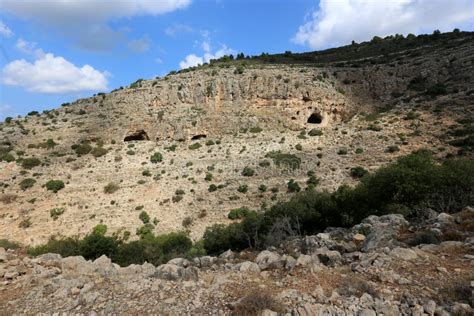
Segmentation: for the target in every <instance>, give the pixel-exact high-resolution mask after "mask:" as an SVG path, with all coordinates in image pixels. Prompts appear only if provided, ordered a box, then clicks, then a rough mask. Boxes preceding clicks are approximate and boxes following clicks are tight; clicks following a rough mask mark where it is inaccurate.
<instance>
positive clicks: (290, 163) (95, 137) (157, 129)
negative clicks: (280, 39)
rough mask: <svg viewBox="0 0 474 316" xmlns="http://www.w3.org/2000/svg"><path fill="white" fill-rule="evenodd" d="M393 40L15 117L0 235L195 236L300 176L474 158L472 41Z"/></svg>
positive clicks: (216, 67) (3, 171)
mask: <svg viewBox="0 0 474 316" xmlns="http://www.w3.org/2000/svg"><path fill="white" fill-rule="evenodd" d="M386 41H388V42H385V41H383V43H369V44H367V43H365V44H360V45H354V46H349V47H344V48H341V49H339V50H338V49H336V50H330V51H327V52H322V53H317V54H315V55H314V54H313V55H311V53H310V54H309V55H304V54H303V55H296V54H295V55H292V54H285V55H282V56H273V57H272V56H270V57H268V56H263V57H262V58H253V59H243V60H235V61H225V60H222V61H218V62H215V63H212V64H210V65H205V66H202V67H199V68H198V69H193V70H192V71H183V72H180V73H173V74H170V75H168V76H166V77H164V78H157V79H152V80H138V81H137V82H135V83H133V84H132V85H131V86H129V87H126V88H122V89H118V90H115V91H113V92H111V93H107V94H103V93H99V94H98V95H95V96H93V97H91V98H86V99H81V100H77V101H75V102H72V103H70V104H63V106H61V107H60V108H57V109H54V110H51V111H45V112H44V113H36V112H32V113H30V114H29V115H27V116H26V117H24V118H14V119H11V118H8V119H7V120H6V121H5V122H4V123H2V124H1V126H0V140H1V142H2V143H1V147H0V157H1V159H0V160H1V161H0V187H1V193H0V239H9V240H12V241H17V242H20V243H23V244H26V245H37V244H39V243H43V242H45V241H47V240H48V239H49V238H50V237H51V236H75V235H79V236H83V235H84V234H86V233H88V232H90V231H91V229H92V227H94V226H96V225H97V224H99V223H103V224H106V225H107V226H108V228H109V232H111V233H115V234H118V235H121V236H127V238H128V236H130V237H129V238H132V239H133V238H136V236H135V232H136V230H137V228H139V227H140V226H142V225H143V224H144V223H149V224H152V225H153V227H154V228H153V229H154V231H155V233H157V234H160V233H164V232H169V231H176V230H183V229H186V230H189V231H190V233H191V236H192V237H193V238H196V239H197V238H199V237H200V236H202V234H203V232H204V230H205V228H206V227H208V226H209V225H211V224H214V223H230V222H231V220H230V219H228V213H229V210H232V209H235V208H238V207H242V206H245V207H250V208H253V209H260V208H261V207H265V206H266V205H271V204H274V203H275V202H277V201H281V200H286V199H288V197H289V196H290V195H289V194H288V193H287V192H286V191H287V183H288V181H289V180H290V179H294V180H295V181H296V182H297V183H299V184H300V185H301V186H303V187H304V186H305V183H306V182H307V179H308V172H313V174H315V176H316V177H317V178H318V179H319V185H318V190H322V189H330V190H333V189H335V188H337V187H338V186H340V185H341V184H354V183H356V181H357V180H356V179H354V174H353V173H352V174H351V169H352V168H355V167H362V168H364V169H366V170H369V171H373V170H376V169H378V168H379V167H380V166H383V165H385V164H386V163H388V162H391V161H392V160H394V158H396V157H398V156H399V155H403V154H406V153H409V152H411V151H413V150H415V149H419V148H428V149H430V150H432V151H433V152H434V153H435V155H436V156H437V157H438V158H444V157H446V156H452V155H458V154H459V155H467V156H472V151H471V150H472V146H473V145H472V137H473V136H472V131H473V129H472V122H473V109H474V108H473V104H474V102H473V100H474V91H473V90H472V88H473V86H474V79H473V75H472V74H473V73H474V69H473V67H474V66H473V63H474V55H473V53H472V52H473V51H474V35H473V34H472V33H466V32H461V33H458V34H454V33H450V34H447V35H446V34H443V35H441V36H440V37H439V38H438V37H434V38H431V37H429V39H428V40H425V39H423V38H422V39H420V40H419V42H417V40H416V39H415V40H414V42H413V43H412V44H410V42H405V41H402V42H403V45H401V44H400V45H399V46H397V47H399V49H394V50H392V51H391V53H388V52H387V51H384V45H387V43H392V42H390V41H395V39H388V40H386ZM406 41H408V39H407V40H406ZM393 43H395V42H393ZM393 43H392V44H390V45H392V46H393V45H395V44H393ZM392 46H390V47H392ZM368 49H369V50H368ZM272 58H273V59H272ZM280 58H281V59H282V60H281V61H280V60H279V59H280Z"/></svg>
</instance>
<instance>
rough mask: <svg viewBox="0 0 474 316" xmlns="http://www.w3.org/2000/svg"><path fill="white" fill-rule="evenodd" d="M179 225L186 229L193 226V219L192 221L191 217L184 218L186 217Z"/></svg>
mask: <svg viewBox="0 0 474 316" xmlns="http://www.w3.org/2000/svg"><path fill="white" fill-rule="evenodd" d="M181 224H182V225H183V227H185V228H188V227H189V226H191V225H192V224H193V219H192V217H190V216H186V217H185V218H184V219H183V222H182V223H181Z"/></svg>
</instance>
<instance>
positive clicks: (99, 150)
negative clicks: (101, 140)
mask: <svg viewBox="0 0 474 316" xmlns="http://www.w3.org/2000/svg"><path fill="white" fill-rule="evenodd" d="M107 153H108V150H107V149H105V148H103V147H95V148H94V149H92V150H91V154H92V156H94V157H95V158H99V157H102V156H104V155H106V154H107Z"/></svg>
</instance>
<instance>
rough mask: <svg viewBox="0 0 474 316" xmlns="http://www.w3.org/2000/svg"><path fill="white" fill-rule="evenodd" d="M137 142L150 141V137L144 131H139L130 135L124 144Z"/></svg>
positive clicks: (126, 137)
mask: <svg viewBox="0 0 474 316" xmlns="http://www.w3.org/2000/svg"><path fill="white" fill-rule="evenodd" d="M135 140H150V137H148V134H147V133H146V132H145V131H144V130H139V131H136V132H133V133H130V134H128V135H127V136H125V138H124V139H123V141H124V142H131V141H135Z"/></svg>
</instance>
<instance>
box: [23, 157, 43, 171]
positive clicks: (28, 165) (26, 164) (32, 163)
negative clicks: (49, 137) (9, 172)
mask: <svg viewBox="0 0 474 316" xmlns="http://www.w3.org/2000/svg"><path fill="white" fill-rule="evenodd" d="M39 165H41V161H40V160H39V159H38V158H25V159H23V160H22V162H21V166H22V167H23V168H25V169H33V168H34V167H37V166H39Z"/></svg>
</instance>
